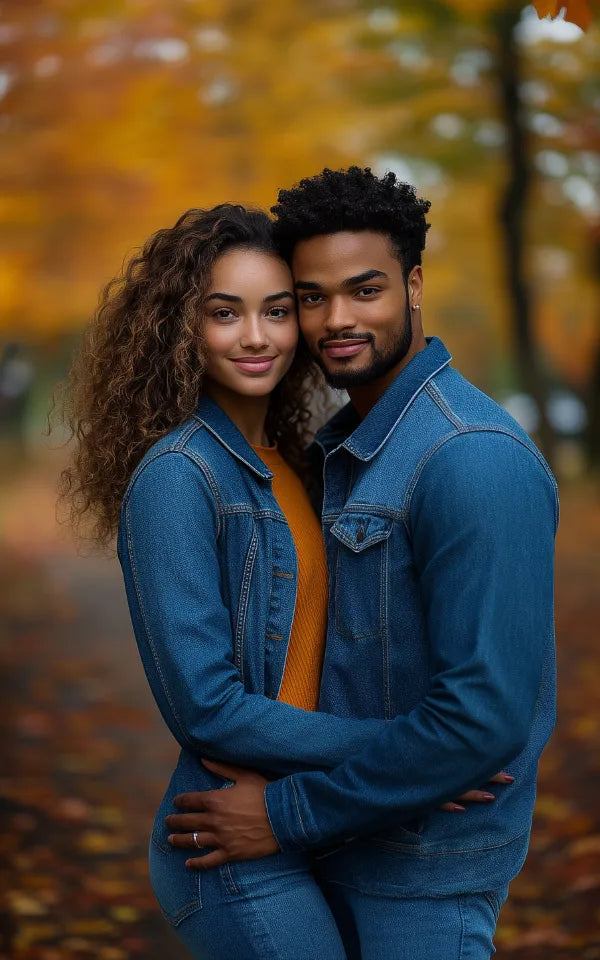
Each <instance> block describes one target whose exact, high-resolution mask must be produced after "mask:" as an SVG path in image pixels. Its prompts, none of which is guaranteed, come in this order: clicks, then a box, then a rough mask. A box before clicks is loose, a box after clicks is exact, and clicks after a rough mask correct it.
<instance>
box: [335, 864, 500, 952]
mask: <svg viewBox="0 0 600 960" xmlns="http://www.w3.org/2000/svg"><path fill="white" fill-rule="evenodd" d="M322 889H323V892H324V894H325V896H326V898H327V901H328V903H329V906H330V907H331V910H332V913H333V915H334V917H335V920H336V923H337V926H338V929H339V931H340V933H341V935H342V940H343V943H344V947H345V950H346V957H347V960H489V958H490V957H491V956H492V954H493V953H495V948H494V944H493V942H492V938H493V936H494V931H495V929H496V922H497V920H498V914H499V912H500V908H501V906H502V904H503V902H504V900H505V899H506V893H507V890H502V891H491V892H489V893H470V894H463V895H455V896H451V897H439V898H436V897H414V898H396V897H389V896H384V895H381V894H378V895H376V894H368V893H363V892H361V891H360V890H356V889H354V888H353V887H348V886H345V885H343V884H338V883H330V882H323V884H322ZM324 956H325V954H324Z"/></svg>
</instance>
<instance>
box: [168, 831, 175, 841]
mask: <svg viewBox="0 0 600 960" xmlns="http://www.w3.org/2000/svg"><path fill="white" fill-rule="evenodd" d="M173 839H174V835H173V834H172V833H170V834H169V836H168V837H167V840H168V841H169V843H173Z"/></svg>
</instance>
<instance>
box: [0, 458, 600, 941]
mask: <svg viewBox="0 0 600 960" xmlns="http://www.w3.org/2000/svg"><path fill="white" fill-rule="evenodd" d="M50 491H51V487H50V485H49V484H48V481H47V478H46V477H45V476H44V475H43V474H42V475H41V476H38V475H36V476H35V477H34V478H33V479H32V477H31V476H30V475H29V474H23V475H22V476H16V477H13V482H12V483H10V484H8V486H7V487H5V489H4V490H3V492H2V499H1V501H0V520H2V521H3V524H2V525H3V532H4V534H5V536H4V546H3V548H2V551H3V552H2V553H1V554H0V624H1V626H0V695H1V697H2V703H3V708H4V709H3V711H2V726H3V728H4V729H3V737H2V748H1V750H2V752H1V755H0V771H1V773H0V777H1V791H0V792H1V796H2V800H1V814H2V832H1V839H0V853H1V856H0V877H1V891H2V894H1V897H2V899H1V901H0V960H5V958H8V957H11V958H13V957H14V958H19V960H71V958H77V960H79V958H81V960H86V958H92V957H94V958H100V960H129V958H131V960H135V958H137V957H140V958H142V957H143V958H147V960H178V958H183V957H184V953H183V950H182V949H181V948H180V947H179V946H178V944H177V941H176V939H175V938H174V936H173V935H172V933H171V931H170V929H169V928H168V926H167V924H166V923H165V922H164V921H163V920H162V918H161V917H160V915H159V913H158V910H157V907H156V905H155V902H154V899H153V896H152V892H151V890H150V887H149V883H148V880H147V873H146V846H147V837H148V833H149V827H150V823H151V821H152V817H153V813H154V809H155V807H156V804H157V802H158V799H159V797H160V795H161V791H162V789H163V787H164V784H165V782H166V779H167V777H168V774H169V771H170V769H171V767H172V764H173V760H174V757H175V756H176V748H175V746H174V744H173V743H172V742H171V740H170V737H169V734H168V733H167V731H166V729H165V728H164V726H163V724H162V721H161V720H160V718H159V716H158V712H157V710H156V708H155V707H154V704H153V702H152V700H151V697H150V695H149V693H148V690H147V687H146V681H145V678H144V675H143V671H142V668H141V665H140V664H139V661H138V656H137V651H136V649H135V645H134V643H133V641H132V639H131V637H130V629H129V624H128V619H127V613H126V608H125V603H124V598H123V593H122V587H121V581H120V573H119V570H118V566H117V564H116V562H115V561H105V560H101V559H97V558H96V559H92V558H87V559H83V558H78V557H76V556H74V555H73V552H72V550H71V549H70V548H69V547H68V545H67V544H66V543H61V542H60V541H59V540H57V539H56V535H55V533H54V530H53V524H52V523H51V522H50V521H49V519H48V517H49V516H51V510H50V505H51V492H50ZM23 511H27V513H26V514H24V513H23ZM24 517H26V520H25V519H24ZM599 556H600V498H599V496H598V493H597V491H596V492H594V491H593V490H592V489H591V488H581V487H578V488H576V489H571V490H567V491H565V492H564V493H563V514H562V524H561V532H560V537H559V554H558V578H557V581H558V582H557V609H558V636H559V666H560V678H561V682H560V713H559V726H558V729H557V733H556V734H555V737H554V739H553V741H552V744H551V746H550V747H549V749H548V750H547V751H546V754H545V756H544V759H543V763H542V771H541V779H540V796H539V801H538V806H537V817H536V825H535V829H534V834H533V839H532V847H531V853H530V856H529V859H528V862H527V865H526V868H525V869H524V871H523V873H522V874H521V876H520V877H519V878H518V879H517V880H516V881H515V883H514V884H513V886H512V890H511V898H510V901H509V903H508V904H507V906H506V907H505V909H504V911H503V915H502V922H501V926H500V929H499V932H498V938H497V942H498V954H497V956H498V957H499V958H502V957H504V958H507V960H509V958H510V960H542V958H543V960H548V958H553V960H575V958H577V960H580V958H581V960H600V896H599V894H600V813H599V805H598V787H599V784H600V777H599V771H600V752H599V751H598V740H599V735H600V690H599V686H598V682H597V678H598V676H600V648H599V647H598V644H597V624H598V622H599V621H600V590H599V589H598V575H597V567H598V562H597V561H598V557H599ZM595 571H596V573H595Z"/></svg>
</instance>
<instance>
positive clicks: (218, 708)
mask: <svg viewBox="0 0 600 960" xmlns="http://www.w3.org/2000/svg"><path fill="white" fill-rule="evenodd" d="M271 477H272V473H271V472H270V471H269V469H268V468H267V467H266V466H265V464H264V463H263V462H262V461H261V460H260V459H259V458H258V457H257V455H256V454H255V453H254V451H253V450H252V448H251V447H250V446H249V445H248V443H247V442H246V440H245V439H244V437H243V436H242V435H241V434H240V433H239V431H238V430H237V429H236V427H235V426H234V425H233V423H232V422H231V421H230V420H229V418H228V417H227V416H226V415H225V414H224V413H223V411H222V410H221V409H220V408H219V407H218V406H217V405H216V404H215V403H213V402H212V401H211V400H209V399H208V398H206V397H204V398H202V399H201V400H200V404H199V406H198V410H197V413H196V415H195V416H194V417H193V418H192V419H191V420H190V421H189V422H187V423H185V424H183V425H182V426H181V427H179V428H177V429H176V430H173V431H172V432H171V433H169V434H168V435H167V436H165V437H164V438H163V439H161V440H160V441H159V442H158V443H157V444H155V445H154V446H153V447H152V449H151V450H150V451H149V452H148V453H147V454H146V456H145V457H144V459H143V460H142V462H141V463H140V465H139V466H138V468H137V469H136V471H135V473H134V474H133V477H132V479H131V482H130V484H129V487H128V489H127V492H126V494H125V497H124V500H123V505H122V510H121V519H120V525H119V534H118V554H119V559H120V561H121V566H122V568H123V575H124V579H125V587H126V591H127V599H128V602H129V610H130V613H131V618H132V622H133V628H134V632H135V637H136V640H137V643H138V646H139V650H140V654H141V658H142V662H143V665H144V669H145V671H146V676H147V678H148V681H149V683H150V686H151V688H152V692H153V694H154V697H155V699H156V701H157V703H158V706H159V708H160V710H161V713H162V715H163V717H164V719H165V721H166V723H167V724H168V726H169V728H170V730H171V732H172V734H173V736H174V737H175V738H176V739H177V740H178V742H179V744H180V745H181V747H182V751H181V754H180V757H179V762H178V764H177V768H176V770H175V772H174V774H173V777H172V780H171V783H170V785H169V788H168V790H167V793H166V795H165V797H164V799H163V803H162V804H161V808H160V810H159V812H158V814H157V817H156V821H155V827H154V833H153V839H154V841H155V842H156V843H158V844H159V845H160V846H162V847H163V849H166V836H167V830H166V827H165V825H164V822H163V821H164V817H165V816H166V814H167V813H172V812H174V808H173V806H172V799H173V797H174V796H175V795H176V794H178V793H182V792H186V791H189V790H202V789H211V788H214V787H215V786H220V787H221V786H223V785H224V781H223V780H221V779H220V778H218V777H216V776H214V775H213V774H211V773H209V771H208V770H206V768H204V767H203V766H202V765H201V762H200V758H201V757H207V758H209V759H210V758H213V759H219V760H222V761H224V762H229V763H234V764H239V765H242V766H246V767H253V768H256V769H259V770H261V771H264V772H265V773H267V774H270V775H272V776H280V777H281V776H284V775H286V774H289V773H293V772H298V771H301V770H313V769H320V770H324V769H330V768H332V767H334V766H336V765H337V764H339V763H341V762H342V761H343V760H344V759H346V758H347V757H349V756H350V755H351V754H352V753H357V752H360V750H362V749H364V748H365V747H366V746H367V744H368V743H369V742H370V740H371V739H372V738H373V737H375V736H377V735H378V734H380V733H381V732H382V730H383V729H384V728H385V726H386V724H385V721H384V720H383V719H371V720H369V719H354V718H351V717H344V718H342V717H335V716H328V715H326V714H324V713H308V712H305V711H303V710H299V709H296V708H295V707H292V706H289V705H288V704H286V703H280V702H277V701H276V697H277V694H278V692H279V688H280V685H281V679H282V675H283V669H284V665H285V659H286V651H287V646H288V640H289V636H290V631H291V626H292V620H293V616H294V607H295V602H296V576H297V560H296V552H295V548H294V542H293V539H292V535H291V533H290V530H289V528H288V525H287V523H286V521H285V518H284V516H283V514H282V512H281V510H280V508H279V506H278V504H277V502H276V500H275V498H274V496H273V494H272V490H271Z"/></svg>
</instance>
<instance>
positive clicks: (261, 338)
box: [240, 316, 269, 350]
mask: <svg viewBox="0 0 600 960" xmlns="http://www.w3.org/2000/svg"><path fill="white" fill-rule="evenodd" d="M268 343H269V338H268V336H267V332H266V330H265V327H264V324H263V322H262V319H261V318H260V317H258V316H254V317H248V318H247V319H246V322H245V323H244V329H243V331H242V336H241V337H240V345H241V346H242V347H244V348H245V349H251V350H259V349H261V348H262V347H266V346H267V345H268Z"/></svg>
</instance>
